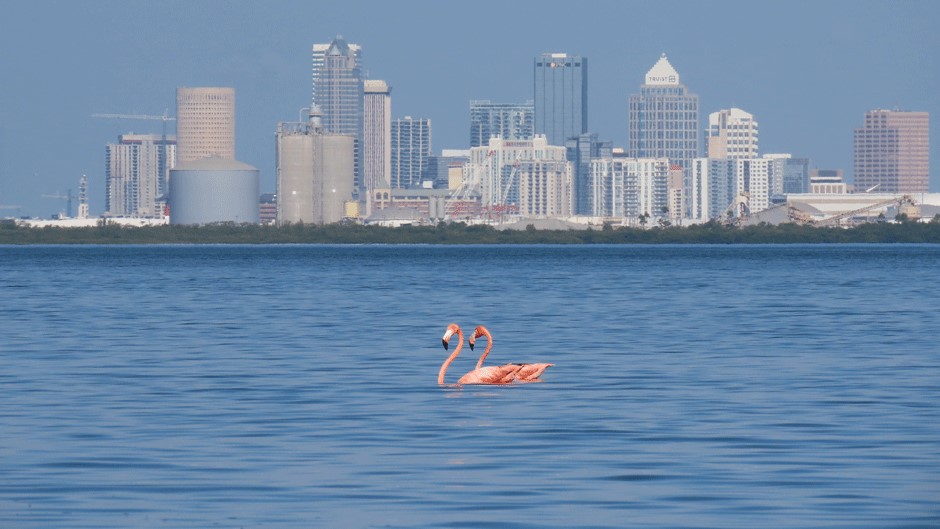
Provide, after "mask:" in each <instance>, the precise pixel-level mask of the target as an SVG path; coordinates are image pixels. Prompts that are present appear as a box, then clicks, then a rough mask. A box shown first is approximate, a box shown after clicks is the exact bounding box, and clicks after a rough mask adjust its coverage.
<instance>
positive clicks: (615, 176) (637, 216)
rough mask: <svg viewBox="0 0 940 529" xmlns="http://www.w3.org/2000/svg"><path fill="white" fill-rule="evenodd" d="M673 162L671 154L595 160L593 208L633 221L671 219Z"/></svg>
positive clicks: (601, 214) (597, 213) (594, 211)
mask: <svg viewBox="0 0 940 529" xmlns="http://www.w3.org/2000/svg"><path fill="white" fill-rule="evenodd" d="M669 180H670V164H669V160H668V159H667V158H627V157H623V156H611V157H603V158H595V159H593V160H591V185H592V188H593V190H592V193H591V195H592V197H593V204H592V212H591V214H592V215H593V216H596V217H614V218H621V219H624V220H625V221H627V222H628V223H630V224H634V225H636V224H640V223H641V218H642V219H643V222H654V221H656V220H659V219H668V217H669V214H668V212H669V206H670V193H669Z"/></svg>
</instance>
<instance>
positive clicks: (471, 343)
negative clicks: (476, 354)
mask: <svg viewBox="0 0 940 529" xmlns="http://www.w3.org/2000/svg"><path fill="white" fill-rule="evenodd" d="M470 350H471V351H472V350H473V340H471V341H470Z"/></svg>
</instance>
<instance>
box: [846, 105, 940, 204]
mask: <svg viewBox="0 0 940 529" xmlns="http://www.w3.org/2000/svg"><path fill="white" fill-rule="evenodd" d="M929 149H930V128H929V114H928V113H927V112H908V111H900V110H872V111H869V112H866V113H865V123H864V124H863V125H862V127H861V128H858V129H855V191H856V192H861V191H866V190H869V189H873V188H876V189H877V191H878V192H880V193H926V192H927V190H928V186H929V183H928V177H929V168H930V150H929Z"/></svg>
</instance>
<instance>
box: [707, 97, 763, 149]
mask: <svg viewBox="0 0 940 529" xmlns="http://www.w3.org/2000/svg"><path fill="white" fill-rule="evenodd" d="M706 135H707V137H708V157H709V158H730V159H732V160H736V159H739V158H757V144H758V141H757V140H758V137H757V121H756V120H755V119H754V116H753V115H751V114H749V113H747V112H745V111H743V110H741V109H740V108H731V109H729V110H720V111H718V112H712V113H711V114H709V115H708V129H707V131H706Z"/></svg>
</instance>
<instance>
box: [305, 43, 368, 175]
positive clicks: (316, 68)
mask: <svg viewBox="0 0 940 529" xmlns="http://www.w3.org/2000/svg"><path fill="white" fill-rule="evenodd" d="M361 61H362V48H361V47H360V46H359V45H357V44H349V43H347V42H346V40H345V39H343V37H341V36H337V37H336V38H335V39H333V41H332V42H331V43H329V44H314V45H313V104H312V106H313V107H318V108H319V109H320V112H322V115H323V118H322V120H323V132H324V133H326V134H348V135H351V136H352V137H353V139H354V155H353V156H354V158H353V167H354V175H355V176H354V184H353V186H354V189H355V190H356V191H357V192H358V191H360V189H361V188H362V186H363V179H362V174H363V172H362V171H363V160H362V154H363V153H362V125H363V96H364V93H363V89H364V87H363V82H362V80H363V75H362V62H361Z"/></svg>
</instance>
